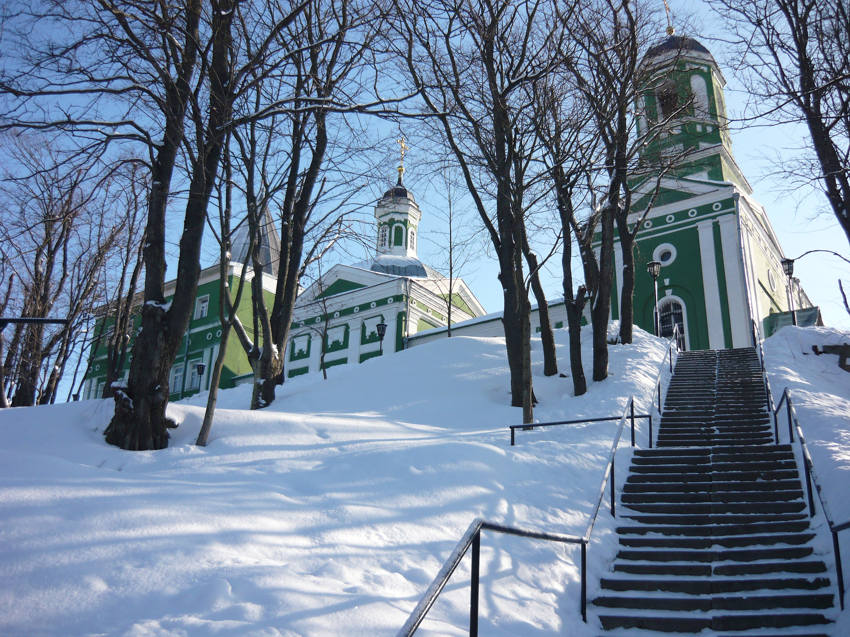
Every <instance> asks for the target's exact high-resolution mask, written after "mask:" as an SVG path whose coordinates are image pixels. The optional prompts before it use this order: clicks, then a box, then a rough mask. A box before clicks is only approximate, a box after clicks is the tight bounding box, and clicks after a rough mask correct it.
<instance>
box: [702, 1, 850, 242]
mask: <svg viewBox="0 0 850 637" xmlns="http://www.w3.org/2000/svg"><path fill="white" fill-rule="evenodd" d="M709 4H710V5H711V6H712V7H714V9H715V10H716V11H717V12H718V13H719V14H720V15H721V16H723V18H725V21H726V24H727V26H728V28H729V31H730V32H731V38H732V41H733V45H734V50H735V59H736V60H739V64H738V65H736V67H735V68H736V71H739V72H740V73H741V74H742V75H743V77H744V78H745V80H746V83H747V88H748V90H749V91H750V93H751V95H752V97H753V100H752V112H753V114H754V115H756V116H761V117H765V118H767V119H768V120H772V121H802V122H804V123H805V124H806V127H807V128H808V131H809V136H810V138H811V144H812V145H811V151H813V156H814V158H813V161H811V162H806V161H805V160H804V161H803V162H801V165H798V166H796V167H794V169H793V171H792V172H791V177H792V179H794V181H798V180H799V178H800V175H801V172H800V171H804V172H803V174H807V175H808V176H809V177H811V178H815V179H817V180H818V181H819V182H820V184H821V186H822V188H823V191H824V193H825V194H826V198H827V201H828V202H829V205H830V208H831V209H832V212H833V214H834V215H835V217H836V219H837V220H838V223H839V224H840V225H841V227H842V229H843V230H844V233H845V235H846V237H847V240H848V242H850V6H848V4H847V2H846V0H753V1H751V2H740V3H739V2H735V1H734V0H711V1H710V3H709ZM809 157H811V155H809ZM806 164H808V165H806Z"/></svg>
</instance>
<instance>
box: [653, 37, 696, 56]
mask: <svg viewBox="0 0 850 637" xmlns="http://www.w3.org/2000/svg"><path fill="white" fill-rule="evenodd" d="M670 51H696V52H697V53H703V54H705V55H708V56H711V51H709V50H708V49H706V48H705V47H704V46H703V45H702V44H700V43H699V42H697V41H696V40H694V39H693V38H689V37H686V36H684V35H671V36H669V37H667V38H666V39H664V40H663V41H662V42H660V43H659V44H656V45H655V46H653V47H650V49H649V51H647V52H646V58H647V59H648V58H652V57H658V56H660V55H663V54H664V53H668V52H670Z"/></svg>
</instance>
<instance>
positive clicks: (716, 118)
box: [636, 35, 749, 190]
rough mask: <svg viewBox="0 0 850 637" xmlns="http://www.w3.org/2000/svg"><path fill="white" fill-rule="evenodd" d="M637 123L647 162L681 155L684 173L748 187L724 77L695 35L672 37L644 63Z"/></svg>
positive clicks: (677, 171)
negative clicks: (730, 125) (738, 159)
mask: <svg viewBox="0 0 850 637" xmlns="http://www.w3.org/2000/svg"><path fill="white" fill-rule="evenodd" d="M641 77H642V80H641V85H642V87H643V88H642V89H641V91H640V93H639V96H638V98H637V100H636V111H637V126H638V133H639V134H640V135H648V136H649V142H648V143H647V144H646V146H645V147H644V149H643V151H642V152H641V157H642V158H643V159H644V160H645V161H646V162H647V163H664V161H665V159H668V158H675V157H681V158H682V159H681V160H680V161H678V162H677V165H676V166H675V169H674V171H673V172H674V174H676V175H678V176H680V177H687V176H701V177H703V178H707V179H711V180H715V181H733V182H736V183H738V184H739V185H741V186H743V187H745V188H746V189H747V190H749V185H748V184H746V179H744V178H743V175H741V173H740V170H739V169H738V167H737V165H736V164H735V160H734V158H733V155H732V140H731V138H730V136H729V131H728V120H727V115H726V103H725V100H724V97H723V87H724V86H725V85H726V80H725V79H724V77H723V74H722V73H721V71H720V68H719V67H718V66H717V62H716V61H715V59H714V57H713V56H712V55H711V53H710V52H709V50H708V49H706V48H705V47H704V46H703V45H702V44H700V43H699V42H697V41H696V40H694V39H693V38H689V37H685V36H677V35H668V36H667V38H665V39H664V40H663V41H661V42H660V43H659V44H656V45H655V46H653V47H651V48H650V49H649V50H648V51H647V52H646V55H645V56H644V59H643V61H642V63H641Z"/></svg>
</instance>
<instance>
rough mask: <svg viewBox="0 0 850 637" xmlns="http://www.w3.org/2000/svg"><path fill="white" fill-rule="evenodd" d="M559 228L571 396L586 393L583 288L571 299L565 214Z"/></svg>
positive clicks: (568, 235)
mask: <svg viewBox="0 0 850 637" xmlns="http://www.w3.org/2000/svg"><path fill="white" fill-rule="evenodd" d="M561 228H562V230H563V233H564V249H563V251H562V252H561V270H562V271H563V281H564V305H565V306H566V310H567V329H568V330H569V336H570V373H571V374H572V377H573V395H575V396H581V395H582V394H585V393H586V392H587V379H586V378H585V376H584V364H583V363H582V357H581V313H582V310H583V309H584V303H585V288H584V287H580V288H579V291H578V296H577V297H575V298H574V297H573V264H572V260H573V250H572V241H571V239H570V224H569V220H568V218H566V214H565V215H562V220H561Z"/></svg>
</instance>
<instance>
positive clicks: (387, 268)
mask: <svg viewBox="0 0 850 637" xmlns="http://www.w3.org/2000/svg"><path fill="white" fill-rule="evenodd" d="M362 267H365V268H367V269H369V270H371V271H372V272H382V273H384V274H393V275H395V276H407V277H418V278H428V279H442V278H444V277H443V275H442V274H440V273H439V272H437V271H436V270H435V269H434V268H432V267H430V266H427V265H425V264H424V263H422V261H420V260H419V259H417V258H416V257H403V256H399V255H396V254H382V255H380V256H377V257H375V258H374V259H372V261H371V262H368V261H367V262H366V263H364V264H362Z"/></svg>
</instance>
